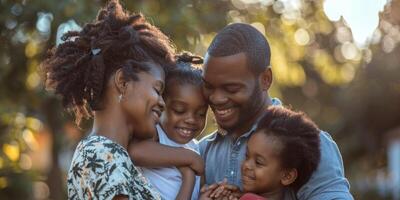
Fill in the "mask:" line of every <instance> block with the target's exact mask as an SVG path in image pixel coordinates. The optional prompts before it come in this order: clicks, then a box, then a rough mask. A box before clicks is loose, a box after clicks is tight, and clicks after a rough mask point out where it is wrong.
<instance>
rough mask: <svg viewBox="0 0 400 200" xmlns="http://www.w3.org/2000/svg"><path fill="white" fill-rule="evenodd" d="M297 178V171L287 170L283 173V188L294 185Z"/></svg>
mask: <svg viewBox="0 0 400 200" xmlns="http://www.w3.org/2000/svg"><path fill="white" fill-rule="evenodd" d="M296 178H297V169H294V168H292V169H286V170H284V171H283V172H282V176H281V184H282V185H283V186H288V185H290V184H292V183H293V182H294V181H295V180H296Z"/></svg>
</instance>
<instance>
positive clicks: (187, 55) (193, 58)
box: [176, 52, 203, 64]
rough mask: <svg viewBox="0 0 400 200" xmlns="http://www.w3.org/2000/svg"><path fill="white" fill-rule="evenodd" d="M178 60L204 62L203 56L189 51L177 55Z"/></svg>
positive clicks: (193, 62)
mask: <svg viewBox="0 0 400 200" xmlns="http://www.w3.org/2000/svg"><path fill="white" fill-rule="evenodd" d="M176 59H177V62H185V63H192V64H203V58H202V57H200V56H195V55H191V54H190V53H188V52H184V53H182V54H180V55H178V56H176Z"/></svg>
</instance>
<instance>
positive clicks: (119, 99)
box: [118, 94, 122, 103]
mask: <svg viewBox="0 0 400 200" xmlns="http://www.w3.org/2000/svg"><path fill="white" fill-rule="evenodd" d="M121 100H122V94H120V95H119V96H118V103H121Z"/></svg>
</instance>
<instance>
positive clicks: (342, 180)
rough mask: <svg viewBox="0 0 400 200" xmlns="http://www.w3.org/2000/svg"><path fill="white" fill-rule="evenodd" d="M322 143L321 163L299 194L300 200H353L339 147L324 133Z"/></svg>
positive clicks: (322, 133) (321, 138) (321, 134)
mask: <svg viewBox="0 0 400 200" xmlns="http://www.w3.org/2000/svg"><path fill="white" fill-rule="evenodd" d="M320 141H321V143H320V148H321V160H320V163H319V165H318V167H317V170H316V171H315V172H314V173H313V174H312V176H311V178H310V180H309V181H308V182H307V183H306V184H305V185H303V187H301V188H300V190H299V191H298V192H297V197H298V199H299V200H306V199H307V200H320V199H324V200H333V199H343V200H352V199H353V197H352V195H351V194H350V185H349V182H348V181H347V179H346V177H345V176H344V167H343V161H342V156H341V154H340V151H339V148H338V146H337V145H336V143H335V141H333V139H332V137H331V136H330V135H329V134H328V133H326V132H323V131H321V132H320Z"/></svg>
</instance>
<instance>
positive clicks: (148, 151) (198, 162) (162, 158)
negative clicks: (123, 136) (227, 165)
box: [128, 140, 204, 175]
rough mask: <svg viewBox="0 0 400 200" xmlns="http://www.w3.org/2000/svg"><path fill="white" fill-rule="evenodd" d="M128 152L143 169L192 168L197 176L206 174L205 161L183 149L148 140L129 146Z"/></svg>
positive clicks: (192, 152) (194, 153)
mask: <svg viewBox="0 0 400 200" xmlns="http://www.w3.org/2000/svg"><path fill="white" fill-rule="evenodd" d="M128 152H129V155H130V157H131V159H132V160H133V161H134V163H135V165H138V166H143V167H149V168H154V167H169V166H176V167H183V166H187V167H190V168H191V169H192V170H193V171H194V172H195V173H196V175H202V174H203V172H204V162H203V159H202V158H201V157H200V155H198V154H197V153H196V152H194V151H191V150H189V149H185V148H181V147H170V146H166V145H162V144H160V143H157V142H154V141H151V140H146V141H141V142H138V143H135V144H134V145H129V147H128Z"/></svg>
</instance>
